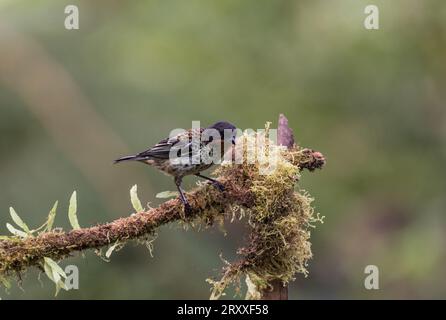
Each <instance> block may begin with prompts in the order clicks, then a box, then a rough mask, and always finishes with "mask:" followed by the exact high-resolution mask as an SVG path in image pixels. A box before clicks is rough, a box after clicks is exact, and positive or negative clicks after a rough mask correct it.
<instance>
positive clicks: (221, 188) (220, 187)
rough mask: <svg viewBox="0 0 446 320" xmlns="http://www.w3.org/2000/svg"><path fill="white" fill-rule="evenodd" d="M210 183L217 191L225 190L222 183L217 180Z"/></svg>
mask: <svg viewBox="0 0 446 320" xmlns="http://www.w3.org/2000/svg"><path fill="white" fill-rule="evenodd" d="M211 184H212V185H213V186H214V187H215V188H217V189H218V190H219V191H221V192H223V191H225V186H224V185H223V184H222V183H220V182H218V181H212V182H211Z"/></svg>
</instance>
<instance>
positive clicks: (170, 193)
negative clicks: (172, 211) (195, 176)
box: [156, 191, 178, 199]
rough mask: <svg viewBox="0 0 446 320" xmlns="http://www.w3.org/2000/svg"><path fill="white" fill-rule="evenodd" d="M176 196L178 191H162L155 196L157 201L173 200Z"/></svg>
mask: <svg viewBox="0 0 446 320" xmlns="http://www.w3.org/2000/svg"><path fill="white" fill-rule="evenodd" d="M177 196H178V191H163V192H160V193H157V194H156V197H157V198H159V199H166V198H174V197H177Z"/></svg>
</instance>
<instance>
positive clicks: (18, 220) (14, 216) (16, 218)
mask: <svg viewBox="0 0 446 320" xmlns="http://www.w3.org/2000/svg"><path fill="white" fill-rule="evenodd" d="M9 214H10V215H11V218H12V221H14V222H15V224H16V225H18V226H19V227H20V228H22V230H23V231H25V232H26V233H28V234H29V233H30V231H29V228H28V226H27V225H26V223H25V222H23V220H22V219H21V218H20V217H19V215H18V214H17V212H15V210H14V208H13V207H9Z"/></svg>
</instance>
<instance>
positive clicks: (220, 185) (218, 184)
mask: <svg viewBox="0 0 446 320" xmlns="http://www.w3.org/2000/svg"><path fill="white" fill-rule="evenodd" d="M195 175H196V176H197V177H200V178H202V179H206V180H209V181H210V182H212V185H213V186H214V187H216V188H217V189H218V190H220V191H224V190H225V187H224V186H223V185H222V184H221V183H220V182H218V181H217V180H215V179H212V178H209V177H206V176H203V175H202V174H200V173H197V174H195Z"/></svg>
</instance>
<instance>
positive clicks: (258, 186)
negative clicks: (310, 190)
mask: <svg viewBox="0 0 446 320" xmlns="http://www.w3.org/2000/svg"><path fill="white" fill-rule="evenodd" d="M259 138H260V139H263V138H264V136H260V137H259V135H258V134H257V135H247V134H245V135H244V136H243V137H242V138H241V139H243V141H244V143H243V144H242V146H241V147H239V149H238V150H237V151H236V152H242V153H243V157H244V159H246V154H247V152H252V149H250V148H252V147H253V145H254V146H255V143H254V142H255V141H259ZM263 151H264V150H263ZM299 151H300V150H299V149H292V150H291V151H288V150H285V149H284V148H283V147H279V146H273V145H271V148H270V149H269V156H270V157H271V158H270V161H276V166H275V170H272V171H271V172H269V174H262V169H263V168H262V166H265V165H268V164H264V163H263V164H262V163H254V164H249V163H246V161H244V162H243V164H240V165H230V166H222V167H221V168H220V169H218V170H217V173H218V174H219V175H221V176H223V177H225V176H226V177H231V179H234V178H238V179H239V181H238V182H242V183H244V184H247V185H250V187H249V188H250V191H251V193H252V195H253V201H254V203H253V206H252V207H251V208H249V209H245V210H243V212H242V215H243V216H246V218H247V222H248V224H249V227H250V235H249V242H248V244H247V245H246V246H245V247H243V248H240V249H239V250H238V252H239V254H240V255H241V256H242V259H241V260H239V261H237V262H235V263H229V262H225V266H224V268H223V276H222V278H221V279H220V280H218V281H215V280H210V279H208V280H207V281H208V282H209V283H210V284H211V285H212V294H211V299H218V298H219V297H220V296H221V295H223V294H224V291H225V289H226V288H227V286H228V285H230V284H234V285H235V286H236V289H237V291H240V283H241V278H242V277H247V279H248V280H249V282H248V283H249V284H250V287H251V290H252V288H256V289H257V290H266V289H268V287H270V286H271V281H272V280H276V279H278V280H280V281H282V282H283V283H288V282H290V281H292V280H294V278H295V276H296V274H297V273H302V274H304V275H305V276H306V275H307V273H308V271H307V268H306V266H307V262H308V260H309V259H310V258H311V257H312V252H311V243H310V241H309V240H310V228H312V227H313V226H314V225H313V223H314V222H316V221H322V220H321V219H320V218H319V216H318V215H315V213H314V209H313V207H312V206H311V203H312V201H313V199H312V198H311V197H310V196H309V195H308V194H307V193H306V192H303V191H300V190H299V191H295V185H296V183H297V182H298V180H299V178H300V172H299V167H298V166H297V163H299V161H296V157H302V156H305V155H304V154H302V153H299ZM234 210H238V211H240V210H241V208H240V207H234ZM232 215H233V216H236V215H237V212H232ZM248 298H250V299H252V298H259V295H256V294H252V293H250V294H248Z"/></svg>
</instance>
